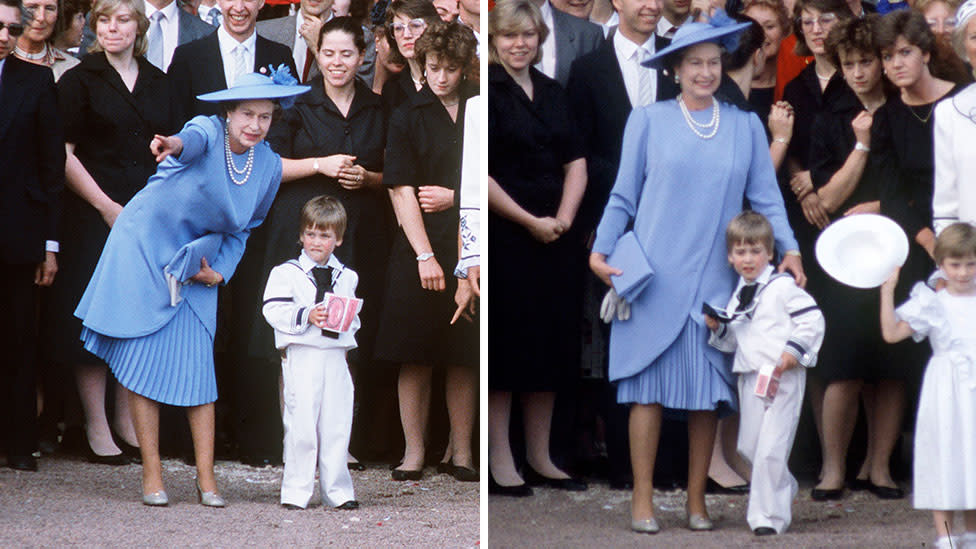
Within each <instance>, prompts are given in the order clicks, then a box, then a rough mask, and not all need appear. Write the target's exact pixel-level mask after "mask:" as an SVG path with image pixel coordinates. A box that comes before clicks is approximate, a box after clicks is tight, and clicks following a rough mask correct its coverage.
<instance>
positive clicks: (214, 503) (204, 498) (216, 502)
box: [197, 480, 227, 507]
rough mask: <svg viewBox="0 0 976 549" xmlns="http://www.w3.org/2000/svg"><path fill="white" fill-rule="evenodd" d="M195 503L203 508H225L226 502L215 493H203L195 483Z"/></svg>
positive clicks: (198, 484) (198, 483)
mask: <svg viewBox="0 0 976 549" xmlns="http://www.w3.org/2000/svg"><path fill="white" fill-rule="evenodd" d="M197 501H198V502H199V503H200V505H203V506H205V507H227V502H226V501H224V498H222V497H220V494H218V493H217V492H204V491H203V489H202V488H200V481H199V480H198V481H197Z"/></svg>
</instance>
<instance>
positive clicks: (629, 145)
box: [593, 109, 650, 255]
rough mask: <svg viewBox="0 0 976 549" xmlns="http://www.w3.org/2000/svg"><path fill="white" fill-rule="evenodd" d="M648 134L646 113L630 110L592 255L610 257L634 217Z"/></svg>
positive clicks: (644, 110) (643, 176) (645, 173)
mask: <svg viewBox="0 0 976 549" xmlns="http://www.w3.org/2000/svg"><path fill="white" fill-rule="evenodd" d="M649 133H650V124H649V117H648V116H647V112H646V109H634V110H633V111H631V113H630V116H629V117H628V118H627V126H626V127H625V128H624V140H623V146H622V147H621V153H620V168H618V169H617V179H616V181H615V182H614V184H613V190H611V191H610V199H609V200H608V201H607V206H606V208H605V209H604V210H603V217H602V218H601V219H600V224H599V225H598V226H597V228H596V238H595V240H594V241H593V251H594V252H597V253H601V254H604V255H610V252H612V251H613V247H614V246H615V245H616V244H617V240H618V239H619V238H620V235H622V234H624V231H625V230H626V229H627V225H628V224H629V223H630V220H631V219H633V218H634V216H635V215H636V213H637V205H638V204H639V202H640V196H641V191H642V190H643V188H644V180H645V179H646V178H647V155H648V146H647V140H648V136H649Z"/></svg>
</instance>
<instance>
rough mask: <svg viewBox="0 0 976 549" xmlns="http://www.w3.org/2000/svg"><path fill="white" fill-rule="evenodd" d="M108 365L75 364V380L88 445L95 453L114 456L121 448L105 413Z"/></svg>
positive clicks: (119, 452) (120, 451)
mask: <svg viewBox="0 0 976 549" xmlns="http://www.w3.org/2000/svg"><path fill="white" fill-rule="evenodd" d="M107 379H108V367H107V366H105V365H102V364H76V365H75V380H76V381H77V382H78V395H79V396H80V397H81V406H82V408H83V409H84V411H85V432H86V434H87V435H88V446H89V447H90V448H91V450H92V451H93V452H95V454H96V455H99V456H116V455H119V454H121V453H122V450H120V449H119V447H118V446H116V444H115V441H114V440H112V431H111V429H109V426H108V417H106V415H105V384H106V381H107Z"/></svg>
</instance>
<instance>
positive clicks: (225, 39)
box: [217, 25, 258, 88]
mask: <svg viewBox="0 0 976 549" xmlns="http://www.w3.org/2000/svg"><path fill="white" fill-rule="evenodd" d="M257 41H258V39H257V33H256V32H252V33H251V36H248V37H247V39H246V40H244V41H243V42H238V41H237V40H236V39H235V38H234V37H232V36H231V35H230V34H228V33H227V31H226V30H224V26H223V25H221V26H220V28H218V29H217V42H218V43H219V44H220V58H221V60H222V61H223V63H224V78H225V79H226V82H227V87H228V88H229V87H231V86H233V85H234V79H235V77H236V76H237V75H236V74H235V71H236V66H237V59H236V55H235V51H234V50H235V49H236V48H238V47H243V48H244V60H245V62H244V72H245V73H248V72H254V68H255V67H254V47H255V46H256V45H257Z"/></svg>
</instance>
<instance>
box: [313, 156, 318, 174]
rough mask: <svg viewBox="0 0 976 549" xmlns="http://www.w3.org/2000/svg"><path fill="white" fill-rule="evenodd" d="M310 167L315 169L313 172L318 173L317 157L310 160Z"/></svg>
mask: <svg viewBox="0 0 976 549" xmlns="http://www.w3.org/2000/svg"><path fill="white" fill-rule="evenodd" d="M312 169H313V170H315V173H319V159H318V158H316V159H314V160H312Z"/></svg>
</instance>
